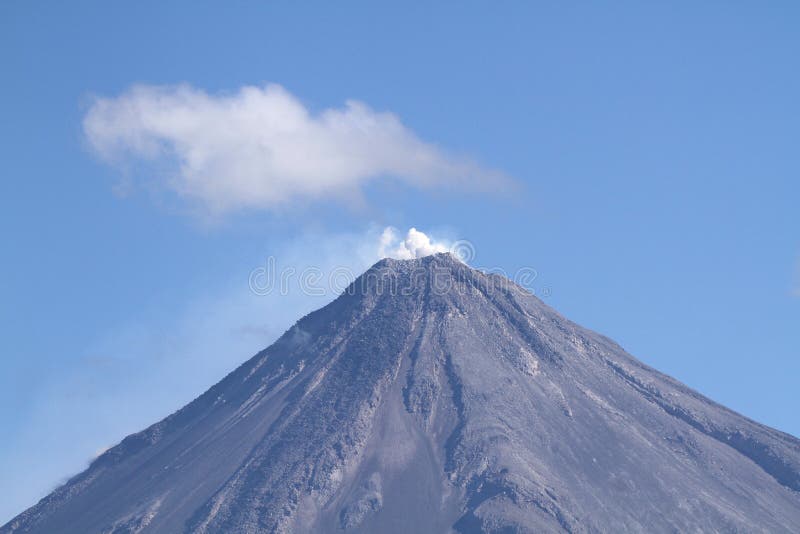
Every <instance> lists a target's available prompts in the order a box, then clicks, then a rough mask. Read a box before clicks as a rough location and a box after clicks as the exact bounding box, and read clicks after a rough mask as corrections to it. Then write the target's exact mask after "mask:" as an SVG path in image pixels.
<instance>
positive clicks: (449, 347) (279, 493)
mask: <svg viewBox="0 0 800 534" xmlns="http://www.w3.org/2000/svg"><path fill="white" fill-rule="evenodd" d="M342 531H346V532H363V533H374V532H382V533H385V532H420V533H422V532H425V533H427V532H433V533H436V532H442V533H445V532H461V533H472V532H551V531H553V532H555V531H568V532H677V531H680V532H686V531H693V532H695V531H703V532H798V531H800V441H798V440H797V439H796V438H794V437H792V436H789V435H786V434H783V433H781V432H778V431H776V430H773V429H770V428H767V427H765V426H762V425H759V424H758V423H755V422H753V421H750V420H748V419H746V418H744V417H742V416H740V415H738V414H736V413H734V412H732V411H730V410H727V409H726V408H724V407H722V406H719V405H717V404H715V403H713V402H712V401H710V400H708V399H706V398H704V397H703V396H701V395H699V394H698V393H696V392H694V391H692V390H691V389H689V388H687V387H685V386H683V385H681V384H680V383H678V382H676V381H675V380H673V379H671V378H669V377H667V376H665V375H663V374H660V373H658V372H657V371H655V370H653V369H650V368H649V367H647V366H645V365H643V364H641V363H640V362H638V361H637V360H635V359H634V358H633V357H631V356H629V355H628V354H626V353H625V351H624V350H622V349H621V348H620V347H619V346H617V345H616V344H614V343H613V342H612V341H610V340H608V339H607V338H605V337H603V336H600V335H598V334H595V333H593V332H590V331H588V330H585V329H583V328H581V327H579V326H577V325H575V324H573V323H571V322H569V321H567V320H566V319H564V318H562V317H561V316H560V315H558V314H557V313H556V312H554V311H553V310H552V309H550V308H549V307H547V306H545V305H544V304H543V303H542V302H541V301H539V300H538V299H536V298H535V297H533V296H532V295H531V294H529V293H528V292H527V291H525V290H524V289H522V288H520V287H518V286H515V285H513V284H512V283H510V282H509V281H508V280H506V279H504V278H501V277H498V276H491V275H485V274H482V273H480V272H478V271H475V270H472V269H470V268H469V267H467V266H465V265H463V264H461V263H459V262H458V261H456V260H454V259H453V258H452V257H450V256H449V255H446V254H440V255H436V256H429V257H427V258H423V259H420V260H411V261H393V260H383V261H381V262H379V263H378V264H376V265H375V266H374V267H373V268H372V269H370V270H369V271H368V272H367V273H366V274H364V275H363V276H362V277H361V278H360V279H359V280H358V281H356V282H355V284H353V286H352V287H351V288H350V289H349V290H348V291H347V292H346V293H345V294H344V295H342V296H341V297H339V298H338V299H337V300H336V301H334V302H333V303H331V304H330V305H328V306H326V307H325V308H323V309H321V310H319V311H317V312H315V313H312V314H310V315H308V316H307V317H305V318H303V319H302V320H300V321H299V322H298V323H297V324H296V325H295V326H294V327H293V328H292V329H291V330H289V331H288V332H287V333H286V334H285V335H284V336H283V337H282V338H281V339H280V340H279V341H277V342H276V343H275V344H274V345H272V346H271V347H269V348H268V349H266V350H265V351H263V352H261V353H259V354H257V355H256V356H255V357H253V358H252V359H251V360H249V361H248V362H247V363H245V364H244V365H242V366H241V367H240V368H239V369H237V370H236V371H234V372H233V373H231V374H230V375H228V376H227V377H226V378H225V379H224V380H222V381H221V382H220V383H219V384H217V385H216V386H214V387H213V388H211V389H210V390H209V391H208V392H206V393H205V394H203V395H202V396H201V397H199V398H198V399H197V400H195V401H194V402H192V403H191V404H189V405H187V406H186V407H185V408H183V409H182V410H180V411H178V412H177V413H175V414H173V415H172V416H170V417H168V418H167V419H165V420H164V421H161V422H160V423H157V424H156V425H153V426H152V427H150V428H148V429H147V430H145V431H143V432H141V433H139V434H135V435H132V436H129V437H128V438H126V439H125V440H123V441H122V443H120V444H119V445H118V446H116V447H114V448H112V449H110V450H109V451H108V452H106V453H105V454H103V455H102V456H100V457H99V458H98V459H97V460H96V461H95V462H94V463H92V465H91V466H90V467H89V469H87V470H86V471H85V472H83V473H81V474H80V475H78V476H76V477H75V478H73V479H72V480H70V481H69V482H68V483H67V484H66V485H64V486H63V487H61V488H59V489H58V490H56V491H55V492H53V493H52V494H51V495H50V496H48V497H46V498H45V499H43V500H42V501H40V502H39V503H38V504H37V505H36V506H34V507H33V508H31V509H29V510H28V511H26V512H25V513H23V514H21V515H20V516H19V517H17V518H15V519H14V520H12V521H11V522H10V523H8V524H7V525H5V526H4V527H2V528H0V532H2V533H11V532H47V533H53V532H76V533H96V532H104V533H111V532H113V533H121V532H165V533H173V532H201V533H203V532H207V533H210V532H226V533H227V532H246V533H249V532H298V533H300V532H342Z"/></svg>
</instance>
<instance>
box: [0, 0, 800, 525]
mask: <svg viewBox="0 0 800 534" xmlns="http://www.w3.org/2000/svg"><path fill="white" fill-rule="evenodd" d="M798 24H800V8H798V6H797V4H796V3H794V2H772V3H769V5H766V4H763V3H756V2H714V1H711V2H703V3H697V2H676V3H670V5H666V4H664V5H656V4H654V3H644V2H611V3H603V5H601V3H595V4H593V5H583V6H578V5H566V4H564V3H556V2H548V3H533V2H519V3H514V2H508V3H503V4H502V6H498V5H496V4H489V3H483V4H481V3H439V4H438V5H437V6H428V5H425V4H424V3H418V4H408V3H403V4H402V5H401V4H397V5H396V6H386V5H384V6H381V7H377V6H373V5H371V4H368V3H358V2H352V3H347V4H341V3H338V4H336V5H335V6H334V5H329V4H326V3H319V4H312V5H306V6H304V7H302V8H300V7H295V6H292V5H290V4H289V3H287V2H281V3H272V4H270V3H258V4H256V3H236V5H235V7H227V8H225V9H213V8H212V7H211V6H210V3H209V4H204V5H197V3H189V2H170V3H168V4H164V3H156V2H144V3H137V5H136V6H135V7H133V6H130V7H125V6H122V5H121V4H110V3H107V2H105V3H104V2H97V3H91V2H78V3H76V4H70V5H69V6H67V5H66V4H64V5H60V4H51V5H47V6H45V5H44V4H38V5H37V4H34V3H30V2H28V3H23V2H4V3H2V4H0V64H1V65H3V82H2V84H0V96H2V100H1V101H2V106H3V113H2V116H3V120H2V121H0V147H2V160H0V161H1V162H2V175H3V179H2V181H0V188H1V189H0V202H2V209H0V220H1V221H2V233H3V241H2V242H3V245H4V246H3V261H2V266H1V267H0V287H1V288H2V296H3V298H2V307H1V308H0V313H2V317H1V319H2V325H3V327H2V336H1V337H0V339H1V340H2V341H0V343H2V345H0V347H1V348H2V360H1V361H0V365H1V366H2V367H1V369H2V371H1V372H0V425H2V428H3V433H4V438H3V439H2V440H0V494H2V495H4V496H5V498H4V502H2V503H0V522H3V521H4V520H6V519H9V518H10V517H11V516H13V515H14V514H16V513H17V512H19V511H21V510H22V509H24V508H26V507H27V506H29V505H30V504H33V502H34V501H35V500H36V499H38V498H39V497H41V496H42V495H43V494H45V493H46V492H47V491H49V490H51V489H52V488H53V487H54V486H55V485H56V484H58V483H59V482H60V481H62V480H63V479H64V478H65V477H66V476H69V475H70V474H73V473H75V472H77V471H79V470H80V469H82V468H83V466H85V465H86V463H87V462H88V461H89V460H90V459H91V457H92V456H93V455H94V454H95V453H96V452H97V451H98V450H102V448H104V447H107V446H109V445H112V444H113V443H115V442H117V441H118V440H119V439H121V438H122V437H123V436H124V435H126V434H127V433H130V432H133V431H136V430H139V429H140V428H142V427H143V426H145V425H147V424H149V423H151V422H154V421H155V420H157V419H158V418H160V417H162V416H164V415H166V414H168V413H170V412H171V411H173V410H174V409H176V408H178V407H179V406H180V405H181V404H182V403H184V402H186V401H188V400H190V399H191V398H193V397H194V396H195V395H197V394H199V393H201V392H202V391H203V390H204V389H205V388H206V387H208V386H209V385H211V384H212V383H213V382H215V381H216V380H217V379H218V378H220V377H221V376H222V375H223V374H224V373H225V372H227V371H228V370H230V369H231V368H233V367H234V366H235V365H237V364H238V363H239V362H241V361H243V360H244V359H246V358H247V357H248V356H249V355H251V354H252V353H253V352H254V351H255V350H257V349H258V348H260V347H262V346H265V345H266V344H268V343H269V342H270V340H271V339H273V338H274V337H275V336H276V335H278V334H279V333H280V332H281V330H282V329H283V328H285V327H287V326H288V325H290V324H291V323H292V322H293V321H294V320H295V319H297V318H298V316H299V315H300V314H302V313H304V312H306V311H309V310H311V309H313V308H315V307H317V306H319V305H321V304H323V303H324V302H325V300H326V298H328V297H326V296H320V297H313V298H309V297H306V296H304V295H302V294H298V292H297V291H295V292H293V293H291V294H290V295H287V296H279V295H277V296H276V295H272V296H270V297H268V298H256V297H255V296H254V295H253V294H252V292H249V291H248V279H249V278H248V277H249V275H250V273H251V272H252V270H253V269H255V268H257V267H259V266H260V265H263V264H264V262H265V258H267V257H269V256H274V257H276V258H278V260H279V262H280V263H281V264H282V265H311V264H314V265H319V266H323V267H326V268H330V267H332V266H335V265H338V264H340V263H341V262H346V263H347V265H349V266H351V267H352V268H354V269H357V268H363V267H364V266H366V265H367V264H368V263H369V260H370V257H371V256H370V255H371V254H372V253H373V252H370V250H371V249H370V246H371V244H374V243H375V242H376V239H377V238H378V236H379V234H380V231H381V229H382V228H384V227H385V226H390V225H391V226H394V227H396V228H398V229H400V231H402V232H404V231H405V230H406V229H408V228H410V227H412V226H414V227H417V228H420V229H422V230H424V231H426V232H427V233H429V234H431V235H433V236H435V237H436V238H437V239H440V240H443V241H452V240H456V239H467V240H469V241H470V242H471V243H472V244H474V247H475V251H476V257H475V259H474V261H473V264H475V265H479V266H484V267H499V268H503V269H505V270H506V271H508V272H514V271H515V270H516V269H518V268H520V267H524V266H528V267H533V268H535V269H536V270H537V272H538V277H537V278H536V280H535V283H534V284H533V285H534V289H536V290H537V291H539V292H540V294H542V295H546V298H545V300H546V301H547V302H548V303H549V304H551V305H552V306H554V307H555V308H557V309H558V310H559V311H561V312H562V313H563V314H565V315H566V316H567V317H569V318H571V319H573V320H575V321H577V322H579V323H581V324H583V325H585V326H588V327H590V328H593V329H595V330H598V331H600V332H602V333H604V334H606V335H608V336H610V337H612V338H613V339H615V340H616V341H618V342H619V343H621V344H622V345H623V346H624V347H625V348H626V349H627V350H628V351H629V352H631V353H632V354H634V355H635V356H637V357H638V358H640V359H641V360H643V361H644V362H646V363H647V364H650V365H652V366H654V367H656V368H658V369H659V370H662V371H664V372H666V373H669V374H671V375H673V376H675V377H676V378H678V379H679V380H681V381H683V382H685V383H686V384H688V385H690V386H692V387H694V388H696V389H698V390H699V391H701V392H702V393H704V394H706V395H708V396H710V397H711V398H712V399H714V400H716V401H718V402H720V403H722V404H725V405H727V406H729V407H731V408H733V409H735V410H737V411H739V412H741V413H743V414H745V415H747V416H749V417H751V418H754V419H756V420H758V421H761V422H763V423H766V424H769V425H771V426H774V427H776V428H779V429H781V430H784V431H787V432H790V433H792V434H794V435H800V419H798V417H797V413H798V398H797V380H798V379H797V377H798V376H800V359H798V347H799V346H800V328H798V325H799V324H800V210H798V209H797V203H798V199H799V198H800V150H798V147H797V143H798V139H800V99H798V94H800V69H798V60H797V57H798V53H799V52H800V34H798V32H797V31H796V30H797V27H798ZM178 84H184V85H183V87H184V89H183V91H184V92H183V93H181V90H179V89H176V88H175V87H176V85H178ZM269 84H277V85H272V86H270V85H269ZM277 86H279V87H281V88H282V89H276V87H277ZM136 87H139V88H140V89H141V88H144V90H145V92H147V91H150V93H147V95H149V96H147V97H142V98H143V99H141V98H140V100H137V101H136V102H137V105H139V106H140V108H137V109H139V110H140V111H141V110H142V109H144V110H145V111H148V110H149V111H148V112H149V113H151V114H154V115H153V117H154V119H153V120H154V121H156V122H158V120H161V119H163V120H164V121H166V123H168V124H167V126H164V125H163V124H161V125H160V126H152V124H150V125H148V126H147V127H145V126H143V125H142V124H138V123H136V124H133V125H131V124H129V123H121V122H120V121H121V120H122V118H120V117H123V118H124V113H122V112H121V111H120V109H122V108H124V105H123V104H124V103H125V102H128V103H130V102H131V100H130V99H131V98H133V96H132V95H136V94H138V93H136V91H137V89H135V88H136ZM243 87H252V88H253V89H252V91H255V93H254V94H255V98H254V99H253V101H254V102H255V103H254V104H253V103H252V102H250V104H248V105H253V106H255V107H253V108H250V107H247V106H244V108H243V109H244V110H245V114H244V116H245V119H242V118H241V117H240V118H239V119H237V120H236V121H232V122H228V121H229V120H231V115H230V113H231V112H230V109H231V106H227V107H226V104H225V103H226V102H227V103H228V104H231V103H232V104H231V105H232V106H233V107H236V106H237V105H239V104H241V103H242V102H245V101H246V100H247V99H246V98H244V97H243V96H242V95H243V94H245V93H242V88H243ZM267 87H273V89H272V90H269V89H267ZM270 91H273V92H272V93H271V92H270ZM274 91H279V92H282V93H280V94H283V95H284V96H285V99H284V100H281V99H275V98H273V97H274V96H275V94H276V93H274ZM154 94H155V95H157V96H158V95H160V96H158V98H156V97H154V96H153V95H154ZM186 94H189V96H188V97H187V96H186ZM265 95H267V96H265ZM270 95H271V96H270ZM126 98H128V100H125V99H126ZM159 98H161V100H159ZM164 99H166V104H165V105H167V104H168V105H167V107H170V106H171V107H170V109H168V110H167V111H164V110H163V109H161V108H158V105H157V104H158V103H159V102H161V103H164V102H163V100H164ZM226 99H227V100H226ZM350 100H356V101H358V102H361V103H363V104H364V106H365V107H364V109H366V111H363V113H362V114H360V115H359V114H358V113H356V112H354V111H352V109H351V108H348V107H347V106H348V105H347V104H346V102H348V101H350ZM198 101H200V102H201V103H200V104H198V103H197V102H198ZM99 102H107V103H109V106H110V108H108V109H106V111H105V112H103V113H100V115H99V117H100V118H99V119H98V120H99V122H98V123H95V125H97V124H100V125H101V126H103V128H99V129H97V130H95V131H94V132H95V133H94V134H92V135H89V134H87V129H86V121H87V120H88V119H87V117H89V116H91V114H92V112H93V111H94V112H97V113H99V112H98V111H97V110H98V109H99V108H98V107H97V106H98V103H99ZM187 102H190V103H189V104H187ZM287 102H288V103H287ZM273 105H274V106H277V108H273V107H270V106H273ZM181 106H183V108H181ZM187 106H188V107H187ZM261 106H266V109H272V110H273V111H274V109H277V110H278V111H281V110H284V109H294V110H295V111H297V110H300V112H301V113H300V115H301V116H303V117H305V119H303V120H304V121H305V122H303V121H301V122H302V124H301V127H300V128H299V130H298V131H300V133H301V134H302V135H299V134H298V136H296V139H295V138H293V139H294V141H292V142H291V143H289V145H283V144H280V143H279V144H277V145H270V144H269V143H273V142H276V143H277V142H278V141H274V139H278V140H281V141H280V142H281V143H282V142H283V141H282V140H283V139H285V136H282V134H281V132H282V130H280V128H278V129H277V130H275V131H274V132H273V131H271V130H269V128H272V126H270V127H267V126H263V128H262V125H261V123H259V121H258V120H256V119H253V120H250V119H248V117H253V116H254V115H253V114H252V113H250V112H251V111H252V110H256V111H258V110H261V109H264V108H262V107H261ZM281 106H288V108H284V107H281ZM292 106H295V107H292ZM297 106H299V107H297ZM176 107H177V108H181V109H183V110H184V111H185V112H186V115H188V116H189V119H186V121H184V122H180V124H179V125H178V126H175V125H176V123H175V122H174V121H173V119H174V118H175V115H174V114H172V115H171V114H170V113H172V112H173V111H174V108H176ZM109 109H110V110H111V111H109ZM358 109H360V108H358ZM226 110H227V111H226ZM326 110H327V111H326ZM331 110H332V111H331ZM348 110H350V111H348ZM137 113H138V112H137ZM303 113H305V115H303ZM386 113H391V114H393V115H391V116H389V115H386ZM164 114H166V115H164ZM134 115H136V114H134ZM136 116H138V115H136ZM165 117H166V119H165ZM198 117H200V118H198ZM326 117H327V119H326ZM331 117H332V118H331ZM184 118H185V117H184ZM301 118H302V117H301ZM128 119H130V117H128ZM181 120H183V119H181ZM326 120H327V122H326ZM237 121H238V122H237ZM354 121H355V122H354ZM162 122H163V121H162ZM353 124H356V126H358V127H355V128H350V127H351V126H353ZM364 124H371V125H377V126H374V127H375V128H377V130H369V131H370V132H373V133H374V132H377V133H379V134H381V137H380V138H381V139H384V141H383V143H384V144H380V145H379V146H377V148H376V147H375V146H373V145H372V144H370V143H371V140H372V139H374V138H376V136H375V135H372V133H371V134H370V135H366V136H365V135H363V132H362V133H361V134H359V133H358V132H360V131H361V129H360V128H361V127H362V126H363V125H364ZM214 125H219V126H220V127H219V128H215V127H214ZM279 126H280V125H279ZM226 127H227V129H226ZM264 128H266V129H267V130H266V131H267V134H270V135H272V134H274V135H273V136H272V137H270V136H268V135H267V134H265V130H264ZM342 128H344V131H346V132H349V133H347V134H342V133H341V132H342V131H343V130H342ZM187 129H188V133H187ZM198 129H200V130H202V132H201V133H202V135H201V136H200V138H198V137H196V136H195V135H194V134H195V133H196V132H197V130H198ZM230 131H234V134H231V135H234V136H233V138H229V132H230ZM98 132H99V133H98ZM131 132H134V133H135V134H136V135H137V136H138V137H135V139H133V138H132V137H131V135H132V134H131ZM270 132H272V133H270ZM353 132H355V133H353ZM206 134H208V135H206ZM142 139H144V140H145V141H148V142H151V144H152V143H155V145H153V146H150V145H148V146H149V148H147V147H145V148H142V147H143V146H144V145H141V144H140V145H136V142H139V141H142ZM230 139H233V140H232V141H230ZM341 139H344V140H345V141H344V142H342V143H343V144H344V145H346V146H345V147H344V148H343V147H342V146H339V145H338V144H337V143H339V141H338V140H341ZM229 141H230V142H229ZM262 142H263V143H266V144H267V145H268V147H269V148H270V149H272V150H273V153H277V154H278V156H281V157H279V158H277V159H269V158H268V161H269V162H270V163H265V161H267V160H265V159H264V158H262V157H260V156H258V154H256V155H255V156H254V155H253V154H254V152H253V151H256V152H257V151H258V150H260V149H259V148H258V147H260V146H261V144H259V143H262ZM342 143H339V144H342ZM144 144H145V145H147V143H144ZM285 146H288V147H289V149H292V150H294V149H298V150H300V152H301V154H310V156H308V157H305V158H303V157H300V158H288V159H282V157H283V156H284V155H285V150H284V148H282V147H285ZM109 147H111V148H109ZM153 147H155V148H153ZM165 147H166V148H165ZM176 147H178V148H176ZM331 147H333V148H331ZM226 148H232V149H234V153H235V154H236V156H237V157H236V158H231V157H225V154H230V152H229V151H227V150H226ZM170 150H171V152H170ZM164 151H165V152H166V156H165V155H164V154H163V153H162V152H164ZM275 151H277V152H275ZM112 153H113V154H112ZM420 153H425V154H427V156H429V159H428V160H426V161H428V163H427V164H425V165H416V166H415V165H410V166H409V164H408V162H409V161H411V160H413V159H414V158H409V154H411V155H418V154H420ZM198 154H199V156H198V157H199V160H198V161H199V163H197V162H196V165H195V167H192V168H189V169H188V170H187V168H185V167H184V168H181V167H177V166H176V165H175V158H176V157H177V158H181V157H189V155H193V156H197V155H198ZM325 154H334V155H336V156H337V159H336V162H337V163H335V164H334V163H331V161H333V160H331V159H326V160H325V161H320V159H324V158H322V156H324V155H325ZM339 156H342V157H341V159H338V157H339ZM344 156H346V157H344ZM104 157H106V159H104ZM209 161H210V162H212V163H213V165H212V164H211V163H209ZM242 162H244V163H242ZM276 162H277V163H276ZM240 163H241V164H240ZM261 165H267V167H268V168H266V169H262V168H261V167H260V166H261ZM232 166H233V167H235V168H232ZM298 166H300V167H302V168H301V169H299V170H298ZM287 169H288V171H287ZM334 171H335V172H334ZM287 172H288V174H287ZM334 174H335V175H336V176H337V180H338V181H334V182H333V183H331V182H330V181H329V180H328V178H330V176H332V175H334ZM221 175H224V177H225V178H226V179H227V180H228V181H225V179H222V178H220V176H221ZM231 176H236V177H237V179H238V180H239V182H237V183H238V184H239V185H240V186H241V187H239V188H238V189H236V188H233V187H232V185H231V183H232V181H231V179H230V177H231ZM463 176H467V177H468V178H469V179H468V180H466V181H462V178H463ZM254 177H255V179H256V182H255V183H254V182H253V179H254ZM259 177H260V178H259ZM265 177H266V178H265ZM259 180H261V181H259ZM326 180H327V181H326ZM278 184H280V187H278ZM276 191H282V192H283V193H282V194H281V195H278V194H277V193H276ZM254 198H258V199H259V200H258V201H252V202H251V201H250V200H251V199H254ZM220 199H224V201H223V200H220Z"/></svg>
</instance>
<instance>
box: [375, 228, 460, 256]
mask: <svg viewBox="0 0 800 534" xmlns="http://www.w3.org/2000/svg"><path fill="white" fill-rule="evenodd" d="M451 246H452V244H451V243H449V242H446V241H433V240H432V239H431V238H430V237H428V236H427V235H426V234H424V233H423V232H420V231H419V230H417V229H416V228H411V229H410V230H409V231H408V233H407V234H406V236H405V237H404V238H402V239H401V238H400V236H399V234H398V232H397V230H396V229H395V228H392V227H391V226H389V227H387V228H386V229H384V231H383V233H382V234H381V238H380V243H379V246H378V256H380V257H381V258H395V259H398V260H410V259H414V258H422V257H424V256H430V255H431V254H436V253H437V252H449V251H450V247H451Z"/></svg>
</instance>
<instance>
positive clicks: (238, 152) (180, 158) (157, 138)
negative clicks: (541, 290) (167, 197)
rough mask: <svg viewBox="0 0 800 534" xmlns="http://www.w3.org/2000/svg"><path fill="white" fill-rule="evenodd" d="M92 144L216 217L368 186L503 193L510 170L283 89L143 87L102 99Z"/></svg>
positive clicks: (361, 112)
mask: <svg viewBox="0 0 800 534" xmlns="http://www.w3.org/2000/svg"><path fill="white" fill-rule="evenodd" d="M83 129H84V133H85V136H86V139H87V141H88V145H89V147H90V148H91V149H92V150H93V151H94V152H95V153H96V154H98V155H99V156H100V157H101V158H102V159H104V160H105V161H107V162H109V163H110V164H112V165H122V166H127V165H129V164H130V163H131V162H133V163H134V164H139V163H141V162H146V163H149V164H150V166H149V167H148V171H152V174H154V178H156V180H157V182H159V183H161V184H162V185H164V186H166V187H167V188H168V189H169V190H172V191H174V192H176V193H177V194H179V195H181V196H183V197H185V198H187V199H191V200H194V201H196V202H198V203H199V204H200V205H201V206H203V207H204V208H206V209H207V210H208V211H209V212H211V213H213V214H221V213H226V212H229V211H234V210H238V209H246V208H256V209H273V208H276V207H279V206H281V205H286V204H290V203H292V202H293V201H297V200H319V199H331V198H336V199H339V200H345V199H347V198H350V199H352V198H354V197H355V198H359V197H360V195H361V193H362V188H363V186H365V185H366V184H367V183H369V182H374V181H377V180H381V179H386V178H393V179H396V180H399V181H401V182H403V183H405V184H407V185H409V186H412V187H416V188H433V187H453V188H455V189H458V190H483V191H497V190H502V189H503V188H504V187H505V186H507V185H509V184H510V183H511V182H510V181H509V180H508V178H506V177H505V176H504V175H503V173H501V172H499V171H496V170H492V169H487V168H485V167H482V166H480V165H478V164H476V163H474V162H473V161H471V160H469V159H468V158H463V157H456V156H454V155H451V154H448V153H446V152H445V151H443V150H441V149H440V148H438V147H436V146H435V145H433V144H431V143H428V142H425V141H422V140H421V139H419V138H418V137H417V135H416V134H415V133H414V132H413V131H411V130H410V129H409V128H407V127H406V126H405V125H404V124H403V123H402V122H401V121H400V119H399V118H398V117H397V116H396V115H395V114H393V113H390V112H381V111H375V110H373V109H371V108H370V107H369V106H367V105H366V104H364V103H362V102H359V101H356V100H349V101H347V102H346V103H345V105H344V106H343V107H341V108H331V109H325V110H323V111H321V112H319V113H314V112H312V111H310V110H309V109H308V108H307V107H306V106H305V105H304V104H303V103H302V102H301V101H300V100H299V99H298V98H297V97H295V96H294V95H292V94H291V93H289V92H288V91H287V90H286V89H284V88H283V87H281V86H279V85H275V84H270V85H266V86H264V87H253V86H246V87H242V88H241V89H239V90H238V91H237V92H235V93H232V94H221V95H212V94H209V93H207V92H205V91H203V90H200V89H197V88H194V87H192V86H190V85H180V86H149V85H139V86H134V87H132V88H130V89H129V90H128V91H126V92H124V93H122V94H121V95H119V96H116V97H112V98H104V97H99V98H95V99H94V100H93V101H92V103H91V105H90V107H89V109H88V111H87V113H86V115H85V117H84V121H83Z"/></svg>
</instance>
